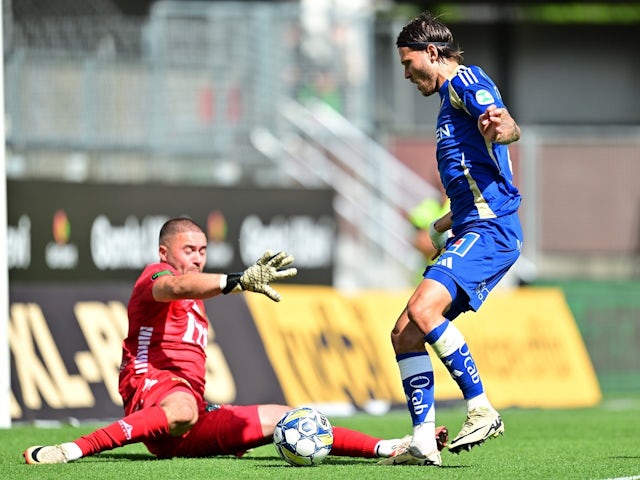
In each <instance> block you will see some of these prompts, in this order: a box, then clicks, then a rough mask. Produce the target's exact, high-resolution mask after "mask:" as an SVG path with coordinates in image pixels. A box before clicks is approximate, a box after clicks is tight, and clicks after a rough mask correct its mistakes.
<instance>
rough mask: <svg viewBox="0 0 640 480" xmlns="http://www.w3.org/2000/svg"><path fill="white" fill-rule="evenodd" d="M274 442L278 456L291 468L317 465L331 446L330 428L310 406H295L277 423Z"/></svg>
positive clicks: (325, 418) (321, 415) (329, 424)
mask: <svg viewBox="0 0 640 480" xmlns="http://www.w3.org/2000/svg"><path fill="white" fill-rule="evenodd" d="M273 444H274V445H275V447H276V451H277V452H278V455H279V456H280V458H282V459H283V460H284V461H285V462H287V463H288V464H290V465H293V466H294V467H304V466H310V465H318V464H320V463H322V461H323V460H324V459H325V457H326V456H327V455H328V454H329V452H330V451H331V447H332V446H333V427H332V426H331V423H329V420H327V417H325V416H324V415H323V414H321V413H320V412H318V411H317V410H315V409H313V408H309V407H300V408H294V409H293V410H289V411H288V412H287V413H285V414H284V416H283V417H282V418H281V419H280V421H279V422H278V423H277V424H276V429H275V430H274V432H273Z"/></svg>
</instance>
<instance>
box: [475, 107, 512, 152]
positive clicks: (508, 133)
mask: <svg viewBox="0 0 640 480" xmlns="http://www.w3.org/2000/svg"><path fill="white" fill-rule="evenodd" d="M478 129H479V130H480V133H481V134H482V136H483V137H484V138H486V139H487V140H488V141H489V142H491V143H499V144H502V145H507V144H509V143H513V142H515V141H517V140H519V139H520V127H519V126H518V124H517V123H516V121H515V120H514V119H513V117H512V116H511V114H510V113H509V111H508V110H507V109H506V108H503V107H500V108H499V107H496V106H495V105H489V106H488V107H487V109H486V110H485V111H484V113H483V114H482V115H480V116H479V117H478Z"/></svg>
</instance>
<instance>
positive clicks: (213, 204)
mask: <svg viewBox="0 0 640 480" xmlns="http://www.w3.org/2000/svg"><path fill="white" fill-rule="evenodd" d="M7 199H8V200H7V201H8V264H9V280H10V282H19V283H23V282H27V283H31V282H45V283H47V282H56V283H58V282H78V281H80V282H104V281H120V280H124V281H133V280H135V278H136V276H137V274H138V273H139V272H140V270H141V269H142V268H143V267H144V265H146V264H147V263H150V262H153V261H156V260H157V251H158V233H159V230H160V227H161V225H162V224H163V223H164V222H165V221H166V220H167V219H169V218H171V217H175V216H188V217H190V218H192V219H194V220H195V221H196V222H198V223H199V224H200V225H201V226H202V227H203V228H204V229H205V231H206V233H207V235H208V238H209V245H208V248H207V250H208V259H207V267H206V270H207V271H212V272H228V271H238V270H242V269H243V268H245V267H246V266H248V265H250V264H252V263H253V262H254V261H255V260H257V259H258V258H259V257H260V256H261V255H262V253H263V251H264V250H265V249H271V250H286V251H287V252H289V253H290V254H292V255H293V256H294V257H295V266H296V267H297V268H298V272H299V273H298V276H297V277H296V279H295V282H296V283H298V284H316V285H330V284H331V283H332V281H333V278H332V277H333V268H334V254H335V238H336V221H335V216H334V212H333V205H332V202H333V192H332V191H331V190H329V189H322V190H306V189H268V188H262V189H258V188H220V187H215V188H214V187H203V186H176V185H163V184H153V185H149V184H141V185H135V184H131V185H122V184H88V183H81V184H80V183H62V182H49V181H15V180H11V181H9V182H8V184H7Z"/></svg>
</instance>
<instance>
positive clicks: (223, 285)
mask: <svg viewBox="0 0 640 480" xmlns="http://www.w3.org/2000/svg"><path fill="white" fill-rule="evenodd" d="M242 273H243V272H237V273H227V274H226V275H225V276H224V277H223V279H221V280H220V289H221V290H222V293H223V294H224V295H226V294H227V293H231V292H233V291H234V290H242V285H241V284H240V277H241V276H242Z"/></svg>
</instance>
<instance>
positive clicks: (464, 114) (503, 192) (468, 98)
mask: <svg viewBox="0 0 640 480" xmlns="http://www.w3.org/2000/svg"><path fill="white" fill-rule="evenodd" d="M440 99H441V104H440V112H439V114H438V123H437V128H436V141H437V147H436V157H437V160H438V170H439V172H440V178H441V180H442V184H443V186H444V188H445V191H446V193H447V196H448V197H449V199H450V201H451V212H452V215H453V217H452V220H453V228H454V232H455V228H456V227H457V226H460V225H462V224H465V223H467V222H470V221H473V220H478V219H488V218H497V217H502V216H505V215H509V214H511V213H513V212H515V211H517V210H518V206H519V205H520V194H519V193H518V189H517V188H516V187H515V186H514V185H513V172H512V169H511V159H510V158H509V149H508V148H507V145H498V144H495V143H490V142H487V141H486V140H485V138H484V137H483V136H482V134H481V133H480V131H479V130H478V117H479V116H480V114H482V113H484V111H485V110H486V109H487V107H488V106H489V105H492V104H494V105H496V106H497V107H504V104H503V103H502V99H501V97H500V92H499V91H498V88H497V87H496V85H495V84H494V83H493V81H492V80H491V79H490V78H489V77H488V76H487V74H486V73H485V72H484V71H483V70H482V69H481V68H480V67H476V66H464V65H460V66H459V67H458V68H457V69H456V71H455V73H454V74H453V76H452V77H450V78H449V79H448V80H447V81H446V82H445V83H444V85H442V87H441V88H440Z"/></svg>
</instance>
